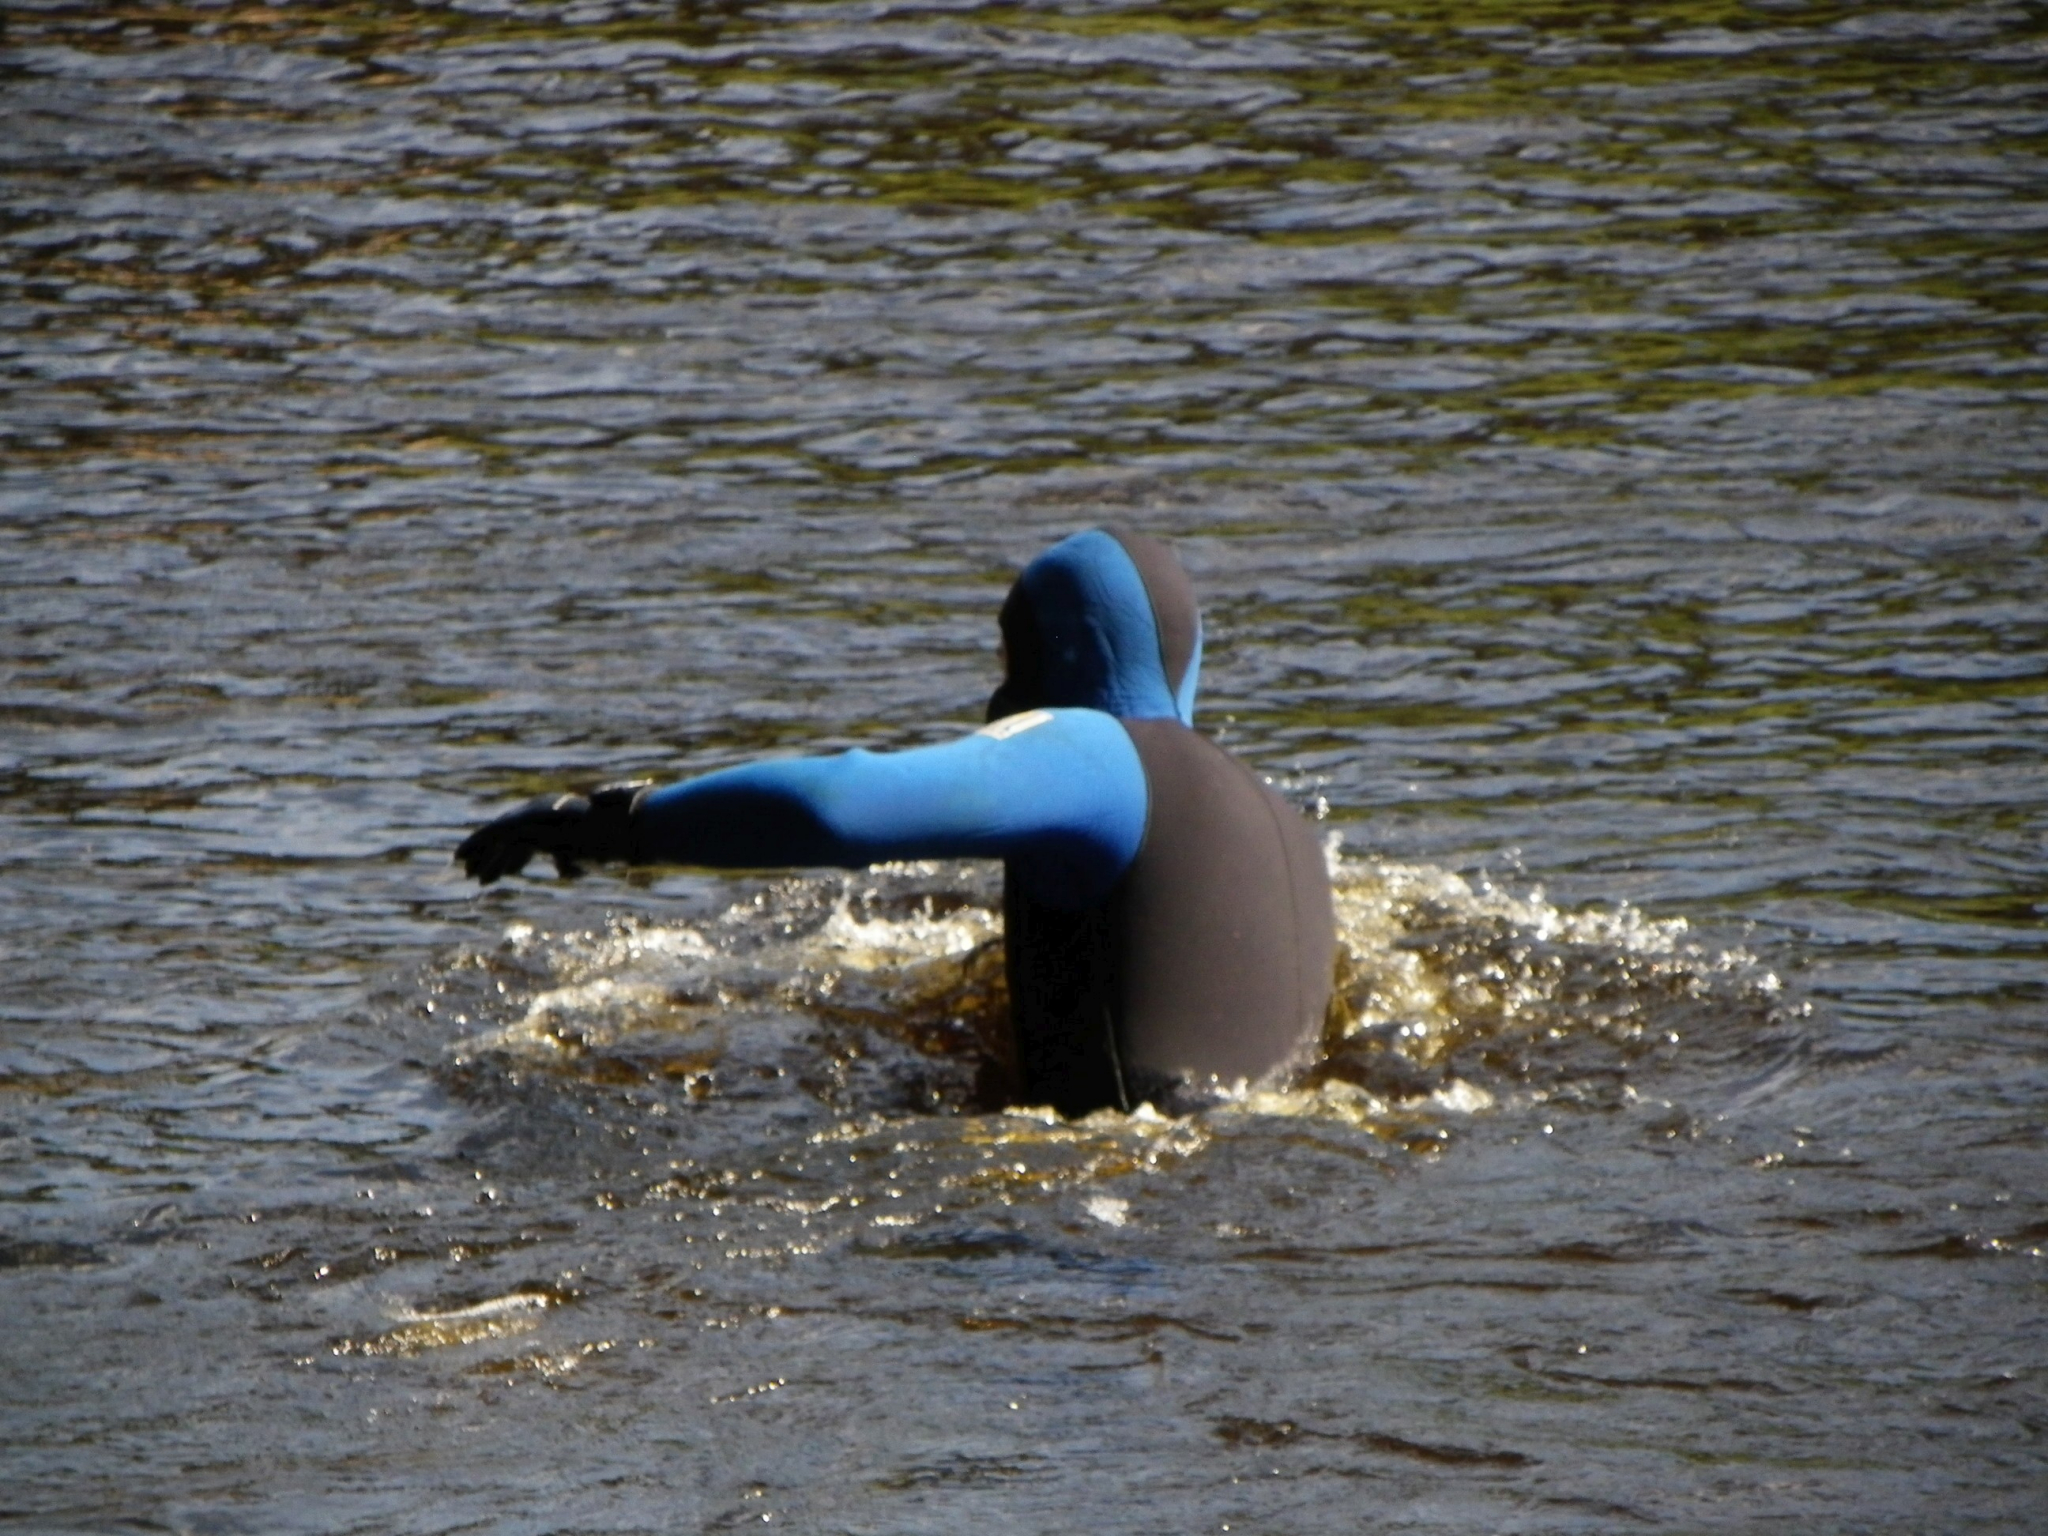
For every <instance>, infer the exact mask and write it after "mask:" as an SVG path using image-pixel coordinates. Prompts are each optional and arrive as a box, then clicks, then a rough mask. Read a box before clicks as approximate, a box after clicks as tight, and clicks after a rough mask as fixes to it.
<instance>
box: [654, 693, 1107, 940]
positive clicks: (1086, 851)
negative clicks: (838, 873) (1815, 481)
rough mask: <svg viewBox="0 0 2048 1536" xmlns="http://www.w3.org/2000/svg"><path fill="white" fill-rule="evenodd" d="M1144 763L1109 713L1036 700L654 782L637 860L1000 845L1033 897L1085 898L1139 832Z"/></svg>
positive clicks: (720, 863) (1067, 902) (888, 854)
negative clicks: (1004, 710)
mask: <svg viewBox="0 0 2048 1536" xmlns="http://www.w3.org/2000/svg"><path fill="white" fill-rule="evenodd" d="M1146 801H1147V796H1146V787H1145V769H1144V766H1143V764H1142V763H1140V761H1139V759H1138V751H1137V748H1136V747H1134V746H1133V745H1132V744H1131V738H1130V736H1129V734H1128V733H1127V732H1125V730H1124V728H1123V727H1122V726H1121V725H1119V724H1118V723H1117V722H1116V720H1115V719H1114V718H1113V717H1111V716H1109V715H1106V714H1102V713H1100V712H1098V711H1096V710H1092V709H1053V710H1033V711H1032V712H1031V713H1030V714H1027V715H1015V716H1012V717H1010V718H1009V719H1006V720H999V721H997V722H996V723H995V724H994V725H991V726H989V727H987V728H986V729H984V730H981V731H977V732H975V733H974V734H973V735H972V736H967V737H964V738H962V739H961V740H958V741H949V742H944V743H942V744H940V745H938V746H931V747H918V748H914V749H912V750H910V751H907V752H886V753H875V752H865V751H859V750H856V751H852V752H845V753H841V754H840V755H839V756H837V757H807V758H786V759H779V760H776V761H771V762H764V763H750V764H748V765H747V766H745V767H741V768H728V769H725V770H724V771H722V772H719V773H713V774H707V775H706V776H704V777H703V778H700V779H690V780H686V781H685V782H683V783H681V784H671V785H668V786H666V787H664V788H662V789H658V790H655V791H653V792H652V793H650V794H649V795H648V796H647V797H646V798H645V799H644V800H642V801H641V802H640V806H639V808H638V810H637V811H636V812H635V814H634V818H633V834H632V837H633V851H632V856H633V861H634V862H635V863H640V864H696V865H706V866H710V867H712V868H719V869H766V868H775V867H786V866H791V865H818V864H832V865H839V866H841V867H843V868H847V869H858V868H861V867H863V866H865V865H868V864H874V863H879V862H881V861H883V860H887V859H925V858H999V859H1006V860H1008V861H1010V864H1011V868H1012V871H1013V873H1014V874H1015V875H1016V876H1017V877H1018V878H1020V879H1021V880H1022V881H1023V883H1024V886H1025V889H1026V891H1027V892H1028V893H1029V894H1030V895H1031V896H1032V897H1034V898H1035V899H1037V900H1039V901H1043V902H1047V903H1049V904H1051V905H1054V906H1061V907H1086V906H1092V905H1094V904H1095V903H1096V902H1099V901H1101V900H1102V899H1103V898H1104V897H1105V896H1107V895H1108V894H1109V890H1110V888H1111V887H1112V886H1113V885H1115V884H1116V882H1117V880H1118V878H1119V877H1121V876H1122V874H1123V872H1124V871H1125V870H1126V869H1128V868H1129V867H1130V865H1131V862H1132V861H1133V860H1134V859H1136V858H1137V856H1138V848H1139V846H1140V845H1141V844H1142V843H1143V842H1144V839H1145V814H1146Z"/></svg>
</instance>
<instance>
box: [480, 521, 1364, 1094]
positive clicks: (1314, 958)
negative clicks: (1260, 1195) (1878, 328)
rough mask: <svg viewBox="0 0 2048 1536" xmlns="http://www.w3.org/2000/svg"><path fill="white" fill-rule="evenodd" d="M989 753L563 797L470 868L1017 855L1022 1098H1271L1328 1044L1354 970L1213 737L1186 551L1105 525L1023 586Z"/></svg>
mask: <svg viewBox="0 0 2048 1536" xmlns="http://www.w3.org/2000/svg"><path fill="white" fill-rule="evenodd" d="M1000 623H1001V627H1002V635H1003V645H1004V657H1005V675H1004V678H1003V681H1002V685H1001V686H1000V687H998V688H997V689H996V691H995V694H994V696H993V697H992V698H991V699H990V700H989V704H988V722H989V723H988V724H987V725H985V726H984V727H983V728H982V729H980V730H978V731H976V732H975V733H974V734H972V735H970V736H967V737H964V738H962V739H960V740H957V741H950V742H944V743H941V744H939V745H936V746H928V747H918V748H914V749H912V750H909V751H904V752H886V753H872V752H867V751H862V750H858V749H856V750H854V751H851V752H845V753H841V754H839V755H837V756H834V757H813V758H784V759H773V760H769V761H765V762H759V763H751V764H747V765H745V766H742V767H738V768H728V769H725V770H723V771H721V772H718V773H711V774H707V775H705V776H703V777H701V778H695V779H687V780H684V781H683V782H682V783H679V784H670V785H666V786H663V787H659V788H656V787H653V786H651V785H647V784H620V785H611V786H607V787H606V788H603V789H599V790H597V791H595V792H594V793H592V794H591V795H590V796H588V797H587V798H586V797H584V796H581V795H568V794H564V795H543V796H541V797H540V798H538V799H536V800H533V801H530V802H528V803H527V804H526V805H524V806H522V807H520V808H519V809H517V810H514V811H511V812H509V813H507V814H506V815H503V816H500V817H499V818H498V819H497V820H495V821H492V822H490V823H488V824H487V825H485V826H483V827H480V828H478V829H477V830H476V831H475V832H473V833H471V834H470V835H469V837H468V838H466V839H465V840H464V841H463V843H462V845H461V847H460V848H458V849H457V850H456V857H457V858H459V859H460V860H461V861H462V864H463V867H464V868H465V869H466V870H467V871H468V872H469V874H471V875H472V876H474V877H475V878H476V879H477V880H479V881H481V882H482V883H483V884H485V885H489V884H490V883H491V882H492V881H494V880H497V879H499V878H500V877H501V876H504V875H509V874H515V873H517V872H518V871H519V870H521V869H523V868H524V867H525V866H526V864H527V862H528V861H529V860H530V859H531V858H533V857H534V855H536V854H546V855H548V856H550V857H551V858H553V860H554V861H555V865H556V867H557V869H558V870H560V872H561V873H562V874H564V875H571V876H573V875H575V874H577V873H579V872H580V870H581V868H582V866H583V865H585V864H590V863H605V862H612V861H621V862H625V863H629V864H684V865H698V866H708V867H711V868H717V869H762V868H771V867H789V866H806V865H836V866H839V867H841V868H849V869H858V868H862V867H864V866H866V865H869V864H874V863H880V862H882V861H885V860H892V859H920V858H999V859H1001V860H1002V861H1003V926H1004V945H1005V951H1006V964H1007V968H1008V976H1009V993H1010V1022H1011V1028H1012V1031H1013V1035H1014V1039H1015V1047H1016V1057H1017V1065H1018V1075H1019V1078H1020V1086H1021V1093H1020V1098H1021V1100H1022V1102H1025V1103H1033V1104H1051V1105H1052V1106H1053V1107H1054V1108H1055V1109H1057V1110H1058V1111H1059V1112H1060V1113H1061V1114H1064V1115H1081V1114H1086V1113H1087V1112H1088V1111H1090V1110H1093V1109H1099V1108H1103V1107H1116V1108H1121V1109H1125V1110H1129V1109H1131V1108H1133V1107H1135V1106H1136V1105H1137V1104H1139V1103H1140V1102H1144V1101H1147V1100H1154V1099H1163V1098H1165V1097H1166V1096H1167V1095H1168V1094H1170V1093H1171V1092H1172V1091H1173V1090H1174V1089H1175V1088H1176V1087H1177V1086H1179V1085H1183V1084H1188V1085H1193V1084H1199V1083H1201V1082H1203V1081H1205V1080H1208V1079H1216V1080H1219V1081H1222V1082H1226V1083H1227V1082H1230V1081H1233V1080H1236V1079H1240V1078H1255V1077H1258V1076H1259V1075H1261V1074H1262V1073H1265V1072H1267V1071H1269V1070H1270V1069H1272V1068H1273V1067H1275V1066H1278V1065H1279V1064H1281V1063H1282V1062H1284V1061H1286V1060H1288V1059H1289V1058H1290V1057H1292V1056H1294V1055H1296V1054H1297V1053H1298V1052H1300V1051H1301V1050H1302V1049H1303V1048H1304V1047H1305V1046H1306V1045H1307V1044H1308V1043H1309V1042H1310V1041H1312V1040H1313V1039H1314V1038H1315V1036H1316V1033H1317V1031H1318V1030H1319V1028H1320V1027H1321V1024H1322V1020H1323V1012H1324V1009H1325V1007H1326V1006H1327V1004H1328V1002H1329V996H1330V990H1331V984H1332V967H1333V962H1334V958H1335V946H1336V935H1335V924H1334V921H1333V918H1332V915H1331V904H1330V883H1329V873H1328V869H1327V867H1326V865H1325V862H1324V859H1323V853H1322V849H1321V848H1320V847H1319V846H1318V843H1317V839H1316V837H1315V835H1314V833H1313V832H1312V831H1311V829H1310V827H1309V825H1308V824H1307V823H1306V822H1304V821H1303V820H1302V818H1301V817H1300V816H1299V815H1298V814H1296V812H1295V811H1293V810H1292V809H1291V808H1290V807H1289V806H1288V805H1287V804H1286V803H1285V802H1284V801H1282V800H1281V799H1280V797H1279V796H1278V795H1276V794H1274V793H1273V791H1272V790H1270V789H1268V788H1267V787H1266V786H1265V785H1264V784H1263V783H1261V782H1260V781H1259V780H1258V779H1257V778H1256V777H1254V776H1253V774H1252V773H1251V772H1250V771H1249V770H1248V769H1246V768H1245V767H1244V765H1243V764H1241V763H1239V762H1238V761H1237V760H1236V759H1235V758H1233V757H1231V756H1230V755H1229V754H1228V753H1226V752H1224V751H1223V750H1222V749H1221V748H1219V747H1218V746H1216V745H1215V744H1214V743H1213V742H1211V741H1210V740H1209V739H1208V738H1207V737H1205V736H1202V735H1200V734H1199V733H1197V732H1196V731H1195V730H1194V728H1193V727H1194V704H1195V687H1196V680H1197V677H1198V675H1199V673H1200V670H1201V660H1202V628H1201V618H1200V615H1199V613H1198V611H1197V609H1196V606H1195V595H1194V588H1193V587H1192V586H1191V585H1190V583H1189V581H1188V578H1187V573H1186V572H1185V571H1184V570H1182V568H1181V565H1180V562H1179V561H1178V560H1177V559H1176V558H1175V557H1174V556H1173V554H1172V552H1171V551H1169V550H1168V549H1167V548H1166V546H1165V545H1163V544H1161V543H1159V542H1158V541H1157V540H1155V539H1151V538H1147V537H1145V536H1144V535H1141V534H1134V533H1125V532H1116V533H1106V532H1103V531H1100V530H1091V531H1089V532H1086V533H1079V534H1075V535H1074V536H1073V537H1072V538H1069V539H1065V540H1062V541H1061V542H1060V543H1058V544H1055V545H1054V546H1053V547H1052V548H1051V549H1049V550H1047V551H1046V552H1045V553H1044V554H1042V555H1040V556H1039V557H1038V558H1037V559H1036V560H1034V561H1032V562H1031V564H1030V565H1029V566H1027V567H1026V568H1025V570H1024V573H1023V574H1022V575H1021V576H1019V577H1018V578H1017V581H1016V584H1015V585H1014V586H1013V587H1012V588H1011V589H1010V594H1009V597H1008V599H1007V600H1006V601H1005V602H1004V604H1003V608H1002V614H1001V618H1000Z"/></svg>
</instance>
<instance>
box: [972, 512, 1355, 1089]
mask: <svg viewBox="0 0 2048 1536" xmlns="http://www.w3.org/2000/svg"><path fill="white" fill-rule="evenodd" d="M1091 540H1092V541H1095V544H1094V546H1092V547H1091V546H1090V544H1089V541H1091ZM1112 540H1113V541H1114V546H1115V547H1117V548H1119V549H1120V550H1121V553H1122V554H1123V555H1124V556H1125V558H1126V559H1127V561H1128V565H1127V566H1125V567H1124V568H1123V569H1121V570H1119V569H1117V568H1116V567H1115V566H1114V564H1113V563H1112V561H1111V557H1110V556H1109V554H1108V553H1107V552H1106V551H1104V550H1102V549H1101V548H1100V546H1101V545H1107V544H1110V543H1111V541H1112ZM1075 545H1080V546H1082V549H1081V550H1080V552H1079V556H1080V557H1079V558H1077V559H1074V560H1072V561H1071V562H1070V568H1069V569H1066V570H1061V569H1059V565H1060V556H1061V553H1062V551H1068V550H1069V549H1070V548H1072V547H1073V546H1075ZM1048 565H1051V566H1053V567H1054V569H1053V570H1052V571H1051V572H1050V573H1049V574H1048V573H1047V572H1046V571H1045V569H1044V568H1045V567H1046V566H1048ZM1105 570H1107V571H1108V572H1110V573H1111V574H1110V577H1109V578H1108V579H1105V577H1104V576H1103V574H1102V573H1103V572H1104V571H1105ZM1126 571H1128V573H1129V574H1130V575H1134V576H1135V577H1136V578H1137V580H1136V582H1135V583H1134V584H1131V585H1133V586H1134V587H1135V588H1136V592H1137V596H1136V597H1135V598H1133V596H1132V594H1131V593H1130V592H1124V591H1119V590H1117V589H1116V587H1114V586H1112V585H1110V581H1111V580H1123V579H1124V574H1125V572H1126ZM1090 584H1094V588H1095V589H1094V590H1088V588H1089V586H1090ZM1105 587H1106V588H1108V590H1107V591H1106V592H1105V591H1104V590H1103V588H1105ZM1141 608H1142V610H1143V611H1140V610H1141ZM1003 634H1004V639H1005V643H1006V646H1007V648H1008V654H1009V658H1010V660H1009V675H1008V677H1007V678H1006V679H1005V681H1004V685H1003V687H1002V688H1001V689H999V690H998V691H997V694H996V696H995V698H994V699H992V700H991V701H990V709H989V713H990V714H991V716H994V717H997V718H1000V717H1002V716H1004V715H1005V714H1007V713H1009V712H1010V711H1013V710H1017V709H1022V708H1029V707H1033V706H1036V705H1041V704H1060V705H1077V704H1086V705H1090V706H1092V707H1095V708H1105V707H1108V706H1109V705H1110V704H1114V705H1115V706H1117V707H1115V708H1113V709H1111V712H1112V713H1114V714H1116V715H1117V716H1118V717H1119V720H1120V723H1121V724H1122V725H1123V728H1124V730H1125V731H1126V732H1127V733H1128V734H1129V736H1130V738H1131V742H1132V744H1133V745H1134V746H1135V747H1136V748H1137V751H1138V759H1139V762H1140V764H1141V765H1142V766H1143V769H1144V774H1145V790H1146V817H1145V833H1144V840H1143V842H1142V843H1141V844H1140V845H1139V848H1138V852H1137V856H1136V858H1135V859H1134V860H1133V861H1132V862H1131V864H1130V866H1129V867H1128V868H1127V869H1126V870H1125V871H1124V873H1123V876H1122V878H1121V879H1120V880H1119V881H1118V882H1117V884H1116V886H1115V888H1114V889H1113V890H1112V891H1111V892H1110V894H1109V897H1108V899H1107V900H1106V901H1103V902H1100V903H1098V904H1095V905H1093V906H1090V907H1086V908H1082V909H1078V910H1077V909H1075V908H1073V907H1071V906H1060V905H1054V904H1052V903H1050V902H1047V901H1043V900H1038V899H1034V897H1033V895H1032V894H1031V891H1030V888H1029V882H1027V881H1026V880H1024V879H1022V878H1020V871H1019V870H1018V869H1017V867H1016V866H1015V865H1014V864H1011V865H1008V866H1006V870H1005V873H1006V880H1005V886H1004V899H1003V933H1004V944H1005V947H1006V950H1007V955H1008V969H1009V982H1010V1014H1011V1021H1012V1025H1013V1027H1014V1029H1015V1037H1016V1045H1017V1065H1018V1073H1019V1076H1020V1077H1021V1079H1022V1084H1021V1086H1022V1089H1023V1096H1024V1098H1025V1099H1026V1100H1027V1101H1029V1102H1034V1103H1038V1102H1049V1103H1051V1104H1052V1105H1053V1106H1054V1107H1055V1108H1057V1109H1059V1110H1060V1111H1061V1112H1062V1113H1063V1114H1070V1115H1071V1114H1081V1113H1085V1112H1086V1111H1088V1110H1091V1109H1096V1108H1101V1107H1103V1106H1105V1105H1116V1106H1119V1107H1122V1108H1126V1109H1128V1108H1130V1107H1132V1106H1133V1105H1134V1104H1136V1103H1137V1102H1139V1101H1141V1100H1145V1099H1151V1098H1156V1097H1159V1096H1160V1095H1161V1094H1162V1093H1164V1092H1165V1091H1166V1090H1167V1089H1168V1088H1169V1087H1170V1086H1171V1085H1172V1084H1173V1083H1175V1082H1177V1081H1182V1080H1187V1079H1195V1080H1200V1079H1204V1078H1209V1077H1215V1078H1219V1079H1222V1080H1223V1081H1226V1082H1227V1081H1230V1080H1232V1079H1236V1078H1248V1077H1256V1076H1258V1075H1259V1074H1260V1073H1262V1072H1265V1071H1267V1070H1269V1069H1271V1068H1272V1067H1274V1066H1276V1065H1277V1064H1279V1063H1280V1062H1282V1061H1284V1060H1285V1059H1286V1058H1287V1057H1288V1056H1290V1055H1292V1054H1294V1053H1295V1052H1296V1051H1297V1050H1299V1049H1300V1048H1301V1047H1302V1046H1303V1045H1304V1044H1305V1043H1306V1042H1307V1041H1309V1040H1311V1039H1313V1038H1314V1036H1315V1033H1316V1031H1317V1029H1318V1028H1319V1027H1320V1025H1321V1023H1322V1018H1323V1012H1324V1009H1325V1008H1326V1007H1327V1005H1328V1002H1329V996H1330V987H1331V980H1332V976H1331V970H1332V966H1333V963H1334V960H1335V948H1336V937H1335V924H1334V921H1333V919H1332V915H1331V904H1330V882H1329V873H1328V870H1327V867H1326V866H1325V863H1324V860H1323V854H1322V850H1321V849H1320V848H1319V847H1318V846H1317V844H1316V839H1315V836H1314V834H1313V833H1312V832H1311V830H1310V829H1309V826H1308V824H1307V823H1306V822H1304V821H1303V820H1302V819H1301V817H1300V816H1299V815H1298V814H1296V813H1295V811H1294V810H1293V809H1291V808H1290V807H1289V806H1288V805H1287V804H1286V803H1285V802H1284V801H1282V800H1281V799H1280V797H1279V796H1277V795H1275V794H1274V793H1273V792H1272V791H1271V790H1270V789H1268V788H1267V787H1266V786H1265V785H1264V784H1262V783H1260V782H1259V780H1258V779H1257V778H1256V777H1254V776H1253V775H1252V773H1251V772H1250V771H1249V770H1248V769H1246V768H1245V767H1244V765H1243V764H1242V763H1239V762H1238V761H1237V760H1236V759H1235V758H1233V757H1231V756H1230V755H1229V754H1228V753H1226V752H1224V751H1223V750H1222V749H1221V748H1219V747H1217V746H1216V745H1215V744H1214V743H1213V742H1211V741H1209V740H1208V739H1207V738H1206V737H1203V736H1200V735H1198V734H1197V733H1196V732H1195V731H1193V730H1192V729H1190V728H1189V725H1188V724H1187V721H1188V719H1189V717H1190V716H1191V715H1192V713H1193V705H1194V686H1193V685H1194V678H1195V671H1196V669H1197V668H1198V667H1199V665H1200V657H1201V629H1200V621H1199V618H1198V617H1197V615H1196V609H1195V603H1194V592H1193V589H1192V587H1190V586H1189V585H1188V581H1187V576H1186V574H1185V573H1184V572H1183V571H1182V570H1181V567H1180V564H1179V562H1178V561H1177V560H1175V559H1174V558H1173V556H1172V554H1171V553H1170V552H1169V551H1168V550H1167V549H1166V548H1165V546H1164V545H1161V544H1159V543H1157V542H1156V541H1154V540H1151V539H1147V538H1144V537H1142V536H1140V535H1135V534H1124V533H1118V534H1113V535H1108V536H1105V535H1102V534H1093V535H1081V536H1079V537H1078V538H1077V539H1075V540H1069V541H1067V543H1066V544H1063V545H1060V546H1057V547H1056V548H1055V549H1054V550H1053V551H1049V552H1048V554H1047V556H1045V557H1042V558H1041V560H1040V561H1038V562H1035V563H1034V564H1033V566H1032V567H1031V569H1030V570H1027V571H1026V573H1025V575H1024V577H1023V578H1020V580H1019V581H1018V583H1017V585H1016V587H1015V588H1014V589H1013V590H1012V592H1011V595H1010V600H1009V601H1008V602H1007V603H1005V604H1004V608H1003Z"/></svg>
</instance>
